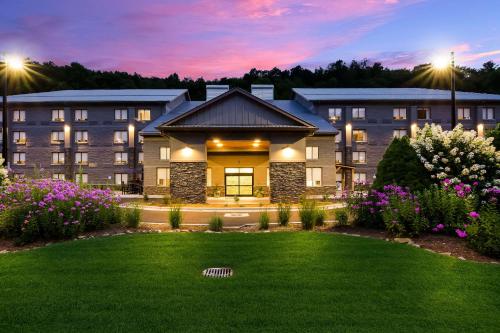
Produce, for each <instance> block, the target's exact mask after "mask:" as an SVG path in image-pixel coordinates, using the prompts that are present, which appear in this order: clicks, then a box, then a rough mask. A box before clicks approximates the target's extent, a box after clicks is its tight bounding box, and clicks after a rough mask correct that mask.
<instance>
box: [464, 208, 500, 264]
mask: <svg viewBox="0 0 500 333" xmlns="http://www.w3.org/2000/svg"><path fill="white" fill-rule="evenodd" d="M473 216H474V215H473ZM466 231H467V233H468V238H467V240H468V242H469V244H470V245H471V247H473V248H474V249H476V250H477V251H479V252H480V253H483V254H485V255H488V256H491V257H495V258H500V213H499V212H498V210H497V209H496V207H494V206H492V205H488V206H485V207H483V208H482V209H481V210H480V211H479V216H478V218H473V222H472V224H470V225H469V226H467V227H466Z"/></svg>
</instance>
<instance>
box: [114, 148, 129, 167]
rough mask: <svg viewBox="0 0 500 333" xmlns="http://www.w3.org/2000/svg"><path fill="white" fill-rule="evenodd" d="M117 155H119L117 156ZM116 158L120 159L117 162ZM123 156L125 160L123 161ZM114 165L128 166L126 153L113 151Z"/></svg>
mask: <svg viewBox="0 0 500 333" xmlns="http://www.w3.org/2000/svg"><path fill="white" fill-rule="evenodd" d="M118 154H119V155H118ZM117 156H120V159H119V160H117V158H116V157H117ZM123 156H125V159H123ZM113 164H114V165H127V164H128V153H127V152H126V151H115V158H114V162H113Z"/></svg>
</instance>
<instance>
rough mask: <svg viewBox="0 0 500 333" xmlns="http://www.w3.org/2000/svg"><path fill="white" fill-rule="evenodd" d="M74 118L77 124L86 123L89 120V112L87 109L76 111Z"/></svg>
mask: <svg viewBox="0 0 500 333" xmlns="http://www.w3.org/2000/svg"><path fill="white" fill-rule="evenodd" d="M78 113H79V114H80V116H79V117H77V116H76V115H77V114H78ZM84 114H85V117H83V115H84ZM74 117H75V121H76V122H86V121H88V120H89V116H88V110H87V109H75V110H74Z"/></svg>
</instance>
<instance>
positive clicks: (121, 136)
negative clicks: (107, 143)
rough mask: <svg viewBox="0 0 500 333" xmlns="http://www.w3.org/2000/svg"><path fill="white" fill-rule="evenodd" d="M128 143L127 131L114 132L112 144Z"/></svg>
mask: <svg viewBox="0 0 500 333" xmlns="http://www.w3.org/2000/svg"><path fill="white" fill-rule="evenodd" d="M127 142H128V132H127V131H115V135H114V143H118V144H122V143H127Z"/></svg>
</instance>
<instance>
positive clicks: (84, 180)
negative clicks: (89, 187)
mask: <svg viewBox="0 0 500 333" xmlns="http://www.w3.org/2000/svg"><path fill="white" fill-rule="evenodd" d="M75 180H76V182H77V183H79V184H88V183H89V174H88V173H77V174H76V175H75Z"/></svg>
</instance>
